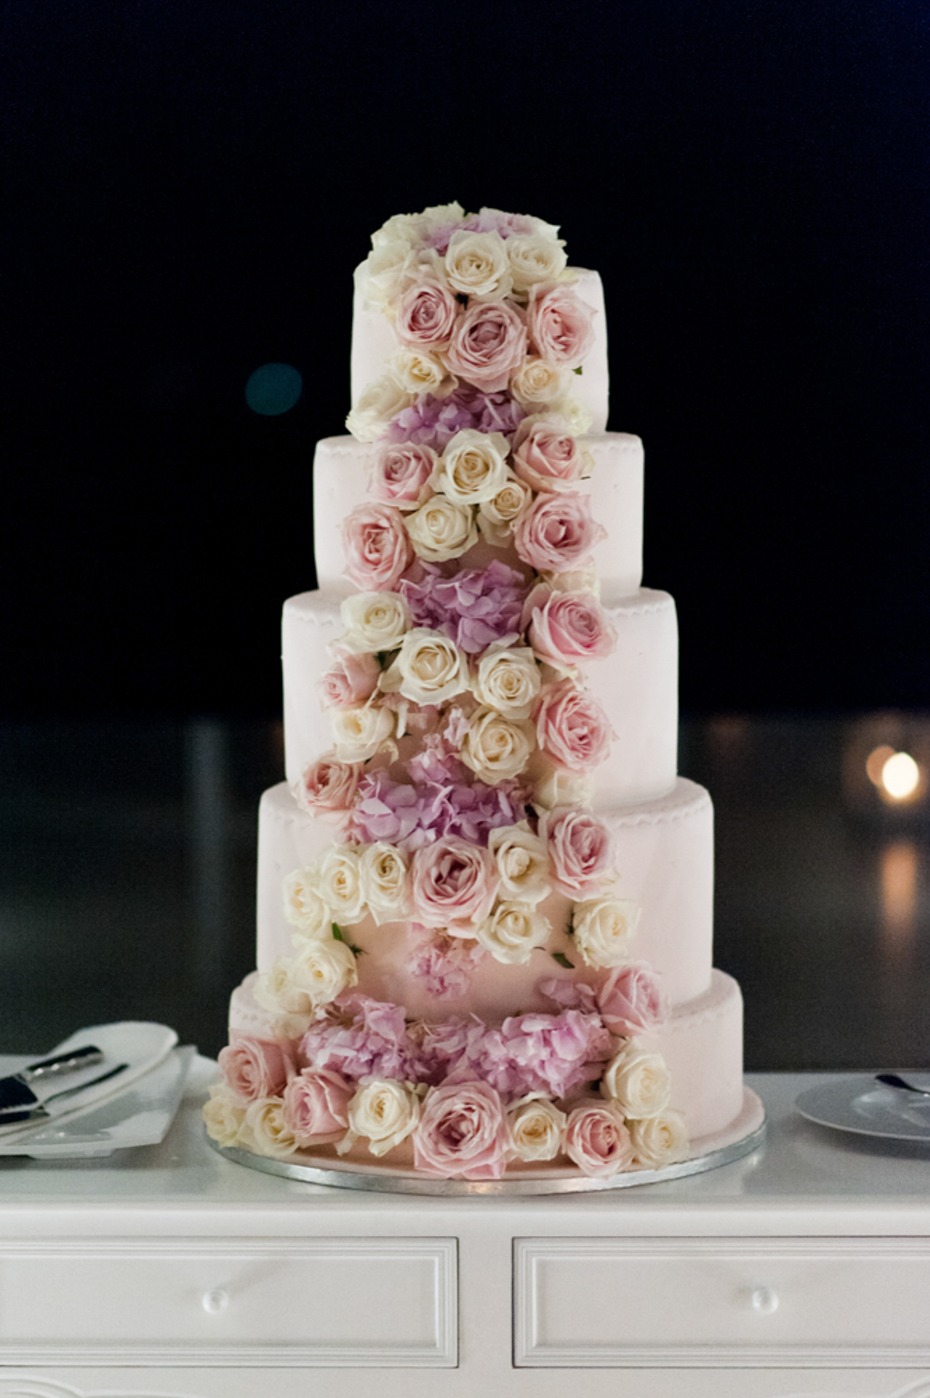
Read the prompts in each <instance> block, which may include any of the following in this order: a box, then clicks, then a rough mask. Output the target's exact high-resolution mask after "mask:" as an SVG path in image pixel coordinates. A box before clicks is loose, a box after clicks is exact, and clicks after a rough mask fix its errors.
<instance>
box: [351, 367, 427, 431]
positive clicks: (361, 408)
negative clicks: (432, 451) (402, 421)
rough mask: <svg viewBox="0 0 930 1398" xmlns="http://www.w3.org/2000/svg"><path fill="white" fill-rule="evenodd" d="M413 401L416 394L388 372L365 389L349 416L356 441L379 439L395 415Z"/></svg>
mask: <svg viewBox="0 0 930 1398" xmlns="http://www.w3.org/2000/svg"><path fill="white" fill-rule="evenodd" d="M412 401H413V394H412V393H410V392H409V391H408V390H407V389H406V388H404V387H403V385H402V384H400V383H398V381H397V379H396V378H395V377H394V375H393V374H386V375H385V376H384V378H381V379H377V380H376V381H375V382H374V383H372V384H369V385H368V387H367V388H366V389H364V390H363V392H362V395H361V397H360V398H359V400H358V402H357V403H356V405H355V407H354V408H353V409H352V411H351V412H350V413H349V416H348V417H347V418H346V428H347V429H348V431H349V432H351V433H352V436H353V437H354V438H355V439H356V441H359V442H374V441H377V439H378V438H379V437H380V436H382V435H383V434H384V433H385V432H386V431H387V428H388V426H389V424H390V422H391V419H392V418H395V417H397V414H398V413H402V412H403V410H404V408H409V406H410V404H411V403H412Z"/></svg>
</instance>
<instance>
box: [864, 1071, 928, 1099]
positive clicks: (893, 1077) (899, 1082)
mask: <svg viewBox="0 0 930 1398" xmlns="http://www.w3.org/2000/svg"><path fill="white" fill-rule="evenodd" d="M875 1081H876V1082H883V1083H884V1084H885V1086H886V1087H898V1088H901V1089H902V1090H903V1091H906V1092H916V1093H918V1094H919V1095H920V1096H921V1097H930V1088H927V1087H918V1086H917V1084H916V1083H914V1082H908V1080H907V1078H902V1077H901V1075H900V1073H876V1074H875Z"/></svg>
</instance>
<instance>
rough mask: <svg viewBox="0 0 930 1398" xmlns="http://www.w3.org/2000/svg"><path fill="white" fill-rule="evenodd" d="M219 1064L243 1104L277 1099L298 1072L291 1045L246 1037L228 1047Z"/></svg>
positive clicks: (228, 1083)
mask: <svg viewBox="0 0 930 1398" xmlns="http://www.w3.org/2000/svg"><path fill="white" fill-rule="evenodd" d="M218 1062H219V1065H220V1072H221V1073H222V1074H223V1078H224V1080H225V1082H226V1086H227V1087H228V1088H229V1090H230V1091H231V1092H234V1093H235V1094H236V1096H237V1097H239V1098H241V1099H242V1101H243V1102H257V1101H258V1100H259V1098H261V1097H275V1096H277V1094H278V1093H280V1092H282V1091H283V1089H284V1085H285V1083H286V1082H287V1080H288V1078H289V1077H290V1075H291V1074H292V1073H294V1072H296V1070H297V1064H296V1063H295V1061H294V1055H293V1053H292V1052H291V1048H290V1045H289V1044H286V1043H278V1042H276V1041H274V1040H270V1039H251V1038H249V1037H247V1036H245V1035H243V1036H242V1037H241V1038H235V1039H233V1041H232V1043H229V1044H227V1045H226V1047H225V1048H224V1049H222V1050H221V1052H220V1056H219V1059H218Z"/></svg>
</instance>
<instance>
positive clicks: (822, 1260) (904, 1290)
mask: <svg viewBox="0 0 930 1398" xmlns="http://www.w3.org/2000/svg"><path fill="white" fill-rule="evenodd" d="M514 1271H515V1278H514V1280H515V1317H514V1323H515V1333H514V1363H515V1364H516V1365H517V1366H518V1367H552V1366H565V1367H581V1368H598V1367H604V1366H607V1367H616V1368H634V1367H636V1366H640V1367H644V1368H648V1367H650V1366H656V1367H663V1366H666V1365H669V1364H682V1365H693V1366H708V1367H712V1366H714V1365H722V1366H726V1365H729V1364H733V1363H740V1364H742V1365H747V1366H751V1365H757V1366H761V1367H765V1366H769V1365H772V1366H776V1367H777V1366H780V1365H792V1366H799V1365H806V1364H813V1365H824V1366H827V1365H836V1366H849V1367H868V1366H884V1367H886V1368H903V1367H906V1366H908V1365H923V1364H927V1363H930V1240H927V1239H924V1238H920V1239H910V1238H898V1239H871V1238H852V1239H831V1238H809V1239H783V1240H777V1241H773V1240H772V1239H768V1238H764V1239H732V1240H731V1239H720V1238H714V1239H700V1238H694V1239H677V1240H674V1241H672V1240H668V1241H666V1240H660V1239H652V1240H626V1239H622V1238H563V1239H545V1238H523V1239H517V1240H516V1243H515V1257H514Z"/></svg>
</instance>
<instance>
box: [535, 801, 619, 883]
mask: <svg viewBox="0 0 930 1398" xmlns="http://www.w3.org/2000/svg"><path fill="white" fill-rule="evenodd" d="M539 833H540V834H541V835H542V837H543V839H544V840H545V841H546V844H547V848H548V851H549V861H550V864H551V868H552V882H553V883H554V885H555V887H556V888H557V889H558V890H559V892H560V893H564V894H565V896H566V897H567V898H571V899H573V900H574V901H577V900H579V899H581V898H589V897H591V896H592V895H593V894H595V893H598V892H599V891H600V890H601V888H602V887H603V885H604V883H605V882H606V880H607V879H608V878H609V877H610V876H611V875H612V874H613V873H614V872H615V870H616V864H617V852H616V841H615V839H614V837H613V835H612V834H611V832H610V830H609V829H608V828H607V826H606V825H605V824H604V822H603V821H602V820H598V818H597V816H596V815H592V814H591V812H590V811H582V810H578V809H576V808H574V807H569V806H558V807H556V808H555V809H554V810H551V811H549V812H547V814H546V815H544V816H543V818H542V819H541V821H540V829H539Z"/></svg>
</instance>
